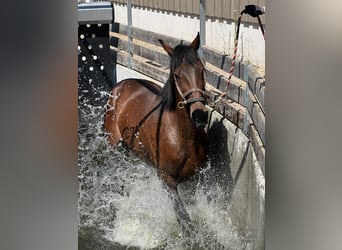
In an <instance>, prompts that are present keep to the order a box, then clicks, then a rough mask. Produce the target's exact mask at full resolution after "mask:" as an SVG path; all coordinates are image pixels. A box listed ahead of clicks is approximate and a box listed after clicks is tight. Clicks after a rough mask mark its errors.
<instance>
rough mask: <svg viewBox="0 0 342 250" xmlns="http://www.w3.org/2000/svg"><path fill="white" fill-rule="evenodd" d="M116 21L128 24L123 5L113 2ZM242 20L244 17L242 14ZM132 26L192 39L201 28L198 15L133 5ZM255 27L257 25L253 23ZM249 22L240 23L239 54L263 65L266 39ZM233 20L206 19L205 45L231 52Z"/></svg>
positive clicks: (233, 30)
mask: <svg viewBox="0 0 342 250" xmlns="http://www.w3.org/2000/svg"><path fill="white" fill-rule="evenodd" d="M114 8H115V22H118V23H122V24H126V25H127V9H126V6H122V5H118V4H116V5H115V6H114ZM242 20H243V17H242ZM132 25H133V27H136V28H140V29H145V30H149V31H152V32H155V33H160V34H164V35H168V36H172V37H175V38H179V39H183V40H186V41H192V40H193V39H194V37H195V36H196V34H197V32H198V31H199V30H200V21H199V19H198V18H194V17H190V16H184V15H174V14H170V13H165V12H160V11H152V10H147V9H141V8H135V7H134V8H132ZM255 27H256V26H255ZM255 27H252V26H248V27H246V26H244V25H242V24H241V26H240V38H239V47H238V58H239V59H241V58H242V60H243V61H245V62H248V63H252V64H254V65H258V66H261V67H265V40H264V38H263V36H262V33H261V30H260V28H259V29H256V28H255ZM234 38H235V23H229V22H226V21H224V22H222V21H219V20H211V19H208V20H207V21H206V45H207V46H208V47H210V48H213V49H216V50H218V51H220V52H221V53H225V54H228V55H232V54H233V49H234Z"/></svg>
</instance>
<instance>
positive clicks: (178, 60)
mask: <svg viewBox="0 0 342 250" xmlns="http://www.w3.org/2000/svg"><path fill="white" fill-rule="evenodd" d="M159 42H160V43H161V45H162V47H163V48H164V50H165V51H166V52H167V53H168V55H169V56H170V57H171V66H170V77H169V80H168V83H167V84H170V85H172V86H174V87H175V88H174V87H173V89H175V90H176V91H177V93H178V98H174V99H175V100H176V99H178V100H177V101H176V102H177V103H176V107H177V108H178V109H184V108H186V109H187V110H188V112H189V115H190V118H191V120H192V121H193V123H194V125H195V126H196V127H197V128H203V127H205V126H206V125H207V122H208V111H207V109H206V107H205V104H206V99H205V98H204V91H205V81H204V65H203V63H202V61H201V60H200V59H199V57H198V54H197V50H198V48H199V45H200V36H199V33H198V34H197V36H196V38H195V39H194V40H193V41H192V43H191V44H190V45H177V46H176V47H175V48H172V47H170V46H169V45H167V44H166V43H164V42H163V41H162V40H159Z"/></svg>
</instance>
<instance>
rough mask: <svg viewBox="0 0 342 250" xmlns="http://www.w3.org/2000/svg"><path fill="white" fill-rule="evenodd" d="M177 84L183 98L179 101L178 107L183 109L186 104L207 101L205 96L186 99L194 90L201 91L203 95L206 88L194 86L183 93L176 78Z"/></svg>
mask: <svg viewBox="0 0 342 250" xmlns="http://www.w3.org/2000/svg"><path fill="white" fill-rule="evenodd" d="M175 84H176V88H177V90H178V92H179V94H180V95H181V97H182V98H183V101H180V102H178V103H177V107H178V108H180V109H183V108H185V106H186V105H188V104H191V103H194V102H204V103H205V102H206V100H205V98H204V97H203V96H201V97H194V98H190V99H186V98H187V97H188V96H189V95H191V94H192V93H194V92H200V93H202V95H204V90H202V89H199V88H192V89H189V90H187V91H185V93H184V94H183V93H182V91H181V90H180V88H179V86H178V83H177V80H176V79H175Z"/></svg>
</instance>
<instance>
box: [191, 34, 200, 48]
mask: <svg viewBox="0 0 342 250" xmlns="http://www.w3.org/2000/svg"><path fill="white" fill-rule="evenodd" d="M190 46H191V47H192V48H193V49H194V50H196V51H197V50H198V48H199V46H200V33H199V32H197V36H196V38H195V39H194V40H193V41H192V43H191V45H190Z"/></svg>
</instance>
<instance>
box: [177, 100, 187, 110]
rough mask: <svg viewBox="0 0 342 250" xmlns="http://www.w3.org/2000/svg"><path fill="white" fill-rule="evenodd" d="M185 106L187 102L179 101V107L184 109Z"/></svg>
mask: <svg viewBox="0 0 342 250" xmlns="http://www.w3.org/2000/svg"><path fill="white" fill-rule="evenodd" d="M185 106H186V103H185V102H182V101H181V102H178V103H177V107H178V108H179V109H183V108H185Z"/></svg>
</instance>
